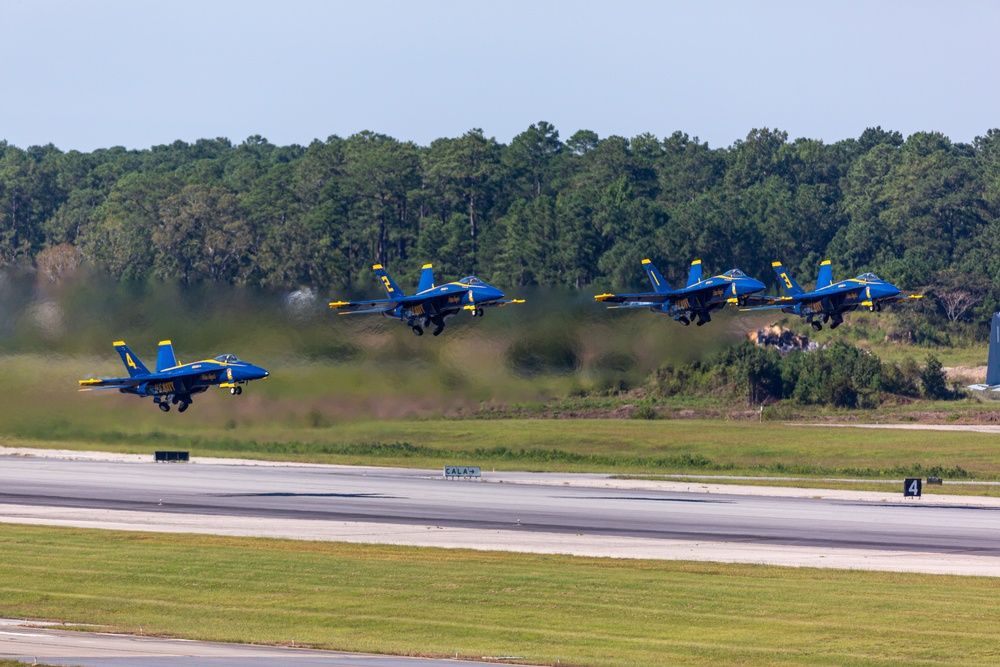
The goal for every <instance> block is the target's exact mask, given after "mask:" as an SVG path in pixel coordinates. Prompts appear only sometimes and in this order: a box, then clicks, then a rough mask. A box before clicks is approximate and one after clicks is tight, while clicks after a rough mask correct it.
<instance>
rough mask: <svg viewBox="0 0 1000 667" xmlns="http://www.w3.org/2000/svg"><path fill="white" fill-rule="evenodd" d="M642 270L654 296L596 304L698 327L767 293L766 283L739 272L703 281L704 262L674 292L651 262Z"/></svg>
mask: <svg viewBox="0 0 1000 667" xmlns="http://www.w3.org/2000/svg"><path fill="white" fill-rule="evenodd" d="M642 268H643V269H645V270H646V275H648V276H649V282H651V283H652V284H653V289H654V290H655V291H653V292H640V293H637V294H598V295H597V296H595V297H594V299H595V300H597V301H599V302H602V303H615V304H622V305H620V306H611V308H649V309H650V310H651V311H653V312H654V313H663V314H665V315H670V316H671V317H673V318H674V319H675V320H677V321H678V322H680V323H681V324H683V325H684V326H687V325H689V324H691V322H693V321H695V320H697V324H698V326H701V325H703V324H705V323H706V322H711V321H712V315H711V314H712V313H713V312H715V311H717V310H720V309H721V308H723V307H725V306H727V305H734V306H736V305H740V306H742V305H743V304H745V303H746V300H747V297H748V296H749V295H751V294H756V293H757V292H763V291H764V283H762V282H760V281H759V280H754V279H753V278H751V277H749V276H747V275H746V274H745V273H743V272H742V271H740V270H739V269H731V270H729V271H726V272H725V273H723V274H720V275H718V276H712V277H711V278H708V279H706V280H702V278H701V260H700V259H696V260H694V261H693V262H691V269H690V271H689V272H688V279H687V285H686V286H685V287H682V288H681V289H676V290H675V289H672V288H671V287H670V285H668V284H667V281H666V280H664V279H663V276H662V275H660V272H659V271H657V270H656V267H655V266H653V263H652V262H651V261H649V260H648V259H644V260H642Z"/></svg>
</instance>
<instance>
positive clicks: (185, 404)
mask: <svg viewBox="0 0 1000 667" xmlns="http://www.w3.org/2000/svg"><path fill="white" fill-rule="evenodd" d="M189 405H191V404H190V403H188V402H187V401H182V402H181V404H180V405H178V406H177V412H184V411H185V410H187V409H188V406H189Z"/></svg>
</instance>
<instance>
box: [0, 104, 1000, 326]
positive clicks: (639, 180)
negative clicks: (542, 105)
mask: <svg viewBox="0 0 1000 667" xmlns="http://www.w3.org/2000/svg"><path fill="white" fill-rule="evenodd" d="M644 257H650V258H652V259H653V260H654V261H655V262H656V263H657V264H658V265H659V266H660V268H661V270H662V271H663V272H664V274H665V275H666V276H667V277H668V279H670V280H672V281H676V282H683V277H684V276H685V275H686V273H687V264H688V262H689V261H690V260H691V259H694V258H702V259H703V260H704V261H705V265H706V268H707V269H708V270H709V271H723V270H726V269H729V268H733V267H739V268H741V269H743V270H744V271H746V272H748V273H750V274H751V275H755V276H757V277H759V278H761V279H762V280H764V281H765V282H767V283H769V284H773V283H774V279H773V276H772V275H771V271H770V263H771V261H773V260H775V259H780V260H781V261H783V262H784V263H785V265H786V267H788V268H789V269H790V270H792V271H793V272H794V273H795V275H796V276H797V277H798V280H799V281H800V282H801V283H804V284H809V283H811V281H812V280H813V278H814V276H815V272H816V269H817V267H818V264H819V262H820V260H822V259H824V258H830V259H832V260H833V263H834V272H835V276H837V277H842V276H846V275H854V274H856V273H858V272H861V271H862V270H866V271H867V270H871V271H875V272H876V273H879V274H881V275H882V277H884V278H887V279H890V280H892V281H895V282H897V284H900V285H901V286H902V287H903V288H904V289H910V290H913V289H927V290H929V291H930V292H931V293H932V294H933V295H935V296H937V297H938V299H936V300H935V303H936V305H935V306H934V307H935V308H937V309H939V313H940V314H941V316H942V317H946V318H947V319H949V320H952V321H961V320H963V319H964V320H970V321H971V320H978V321H983V320H985V319H986V318H987V317H988V316H989V315H988V314H989V313H990V312H992V311H993V310H994V309H995V308H996V306H997V305H998V304H1000V130H990V131H988V132H987V133H986V134H985V136H982V137H978V138H977V139H976V140H975V142H974V143H973V144H971V145H970V144H964V143H952V142H951V141H950V140H949V139H948V138H947V137H945V136H943V135H942V134H939V133H934V132H920V133H916V134H914V135H912V136H910V137H908V138H906V139H904V138H903V137H902V135H901V134H900V133H898V132H891V131H884V130H882V129H881V128H874V129H868V130H866V131H865V132H864V133H863V134H862V135H861V136H860V137H859V138H857V139H847V140H844V141H839V142H837V143H834V144H829V145H828V144H825V143H823V142H822V141H817V140H812V139H796V140H794V141H789V139H788V135H787V133H786V132H782V131H778V130H772V129H767V128H765V129H755V130H753V131H751V132H750V133H749V134H748V135H747V137H746V139H745V140H743V141H737V142H736V143H734V144H733V145H732V146H730V147H728V148H710V147H709V146H708V145H707V144H705V143H701V142H699V140H698V139H697V138H691V137H689V136H688V135H686V134H683V133H680V132H677V133H674V134H673V135H671V136H669V137H667V138H664V139H659V138H657V137H655V136H653V135H651V134H643V135H640V136H637V137H633V138H631V139H627V138H624V137H619V136H610V137H606V138H603V139H601V138H599V137H598V136H597V135H596V134H595V133H594V132H590V131H586V130H581V131H578V132H576V133H575V134H573V135H572V136H571V137H569V139H568V140H566V141H563V140H562V139H561V138H560V135H559V132H558V131H557V130H556V128H554V127H553V126H552V125H550V124H548V123H545V122H540V123H538V124H536V125H532V126H531V127H529V128H528V129H527V130H526V131H524V132H523V133H521V134H519V135H518V136H516V137H514V139H513V140H512V141H511V142H510V144H509V145H504V144H501V143H498V142H497V141H496V140H495V139H493V138H490V137H487V136H485V135H484V134H483V132H482V131H481V130H478V129H476V130H471V131H469V132H467V133H466V134H464V135H463V136H461V137H458V138H442V139H438V140H436V141H434V142H433V143H431V145H430V146H427V147H423V146H418V145H416V144H414V143H412V142H408V141H400V140H397V139H394V138H392V137H388V136H385V135H381V134H376V133H374V132H362V133H359V134H356V135H353V136H351V137H348V138H346V139H344V138H341V137H338V136H332V137H330V138H329V139H327V140H326V141H319V140H317V141H314V142H313V143H312V144H310V145H309V146H298V145H291V146H275V145H273V144H271V143H269V142H268V141H267V140H266V139H264V138H262V137H260V136H254V137H250V138H249V139H247V140H246V141H244V142H243V143H241V144H239V145H233V144H232V143H231V142H230V141H229V140H227V139H203V140H199V141H197V142H195V143H193V144H188V143H185V142H182V141H177V142H174V143H173V144H171V145H163V146H155V147H153V148H150V149H148V150H126V149H124V148H120V147H119V148H107V149H101V150H96V151H94V152H92V153H81V152H78V151H69V152H62V151H60V150H59V149H57V148H56V147H54V146H52V145H48V146H32V147H30V148H28V149H21V148H18V147H15V146H11V145H9V144H8V143H6V142H0V265H4V266H7V267H10V268H20V269H23V270H37V271H38V274H39V276H40V278H42V279H48V280H53V281H57V280H59V279H60V277H61V276H62V275H64V274H65V273H66V272H67V271H70V270H72V269H73V268H74V267H76V266H77V265H79V264H81V263H83V264H89V265H92V266H94V267H98V268H99V269H100V270H102V271H106V272H107V273H109V274H110V275H112V276H114V277H115V278H117V279H120V280H122V281H148V280H157V281H173V282H177V283H181V284H193V283H205V282H220V283H229V284H235V285H250V286H261V287H265V288H294V287H300V286H313V287H316V288H319V289H321V290H322V293H323V294H333V293H336V292H354V293H357V292H364V293H372V292H373V291H374V290H375V287H374V286H375V285H376V283H375V282H374V281H373V280H372V278H371V275H370V266H371V264H372V263H374V262H379V263H382V264H384V265H386V266H387V268H389V269H390V271H391V272H392V273H394V274H395V275H396V276H397V279H398V280H400V281H401V282H402V283H403V284H404V285H410V284H412V283H413V282H414V281H415V276H416V271H417V269H418V267H419V266H420V265H421V264H423V263H425V262H433V263H434V264H435V266H436V267H437V268H438V270H439V275H440V276H443V277H449V278H454V277H458V276H460V275H465V274H470V273H476V274H479V275H482V276H483V277H484V278H487V279H488V280H490V281H491V282H493V283H495V284H497V285H498V286H501V287H504V288H509V287H513V286H523V285H535V284H537V285H555V286H568V287H574V288H587V287H589V286H592V285H595V284H596V285H599V286H600V289H609V288H622V287H638V286H641V285H642V284H643V282H644V280H645V278H644V274H643V272H642V271H641V270H640V267H639V260H640V259H642V258H644Z"/></svg>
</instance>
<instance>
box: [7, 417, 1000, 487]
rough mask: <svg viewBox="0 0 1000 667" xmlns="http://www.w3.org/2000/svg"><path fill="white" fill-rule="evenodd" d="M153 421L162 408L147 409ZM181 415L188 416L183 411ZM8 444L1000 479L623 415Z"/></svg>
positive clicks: (974, 440)
mask: <svg viewBox="0 0 1000 667" xmlns="http://www.w3.org/2000/svg"><path fill="white" fill-rule="evenodd" d="M154 416H156V417H159V415H154ZM184 416H185V417H187V415H184ZM11 430H14V431H15V432H14V433H13V434H12V435H7V436H0V444H4V445H7V446H30V447H60V448H71V449H103V450H108V451H118V452H131V453H151V452H152V451H154V450H156V449H181V450H186V451H190V452H191V453H192V454H193V455H195V456H222V457H242V458H261V459H270V460H293V461H312V462H323V463H342V464H355V465H384V466H405V467H425V468H437V467H440V466H443V465H453V464H461V465H480V466H483V467H484V468H486V469H491V468H496V469H505V470H539V471H571V472H612V473H631V474H642V473H661V474H662V473H688V474H698V473H720V472H721V473H725V474H733V475H736V474H740V475H743V474H749V475H786V476H815V477H862V478H873V479H878V478H899V477H902V476H942V477H945V478H947V479H953V480H955V479H961V480H996V479H1000V443H998V437H997V436H996V435H992V434H984V433H964V432H963V433H958V432H947V431H903V430H892V429H858V428H823V427H812V426H788V425H784V424H780V423H771V422H764V423H757V422H724V421H704V420H655V421H646V420H627V419H626V420H622V419H617V420H616V419H574V420H559V419H499V420H482V419H459V420H454V419H429V420H398V419H397V420H384V421H375V420H364V421H345V422H339V423H336V424H333V425H330V426H320V427H315V428H308V427H304V426H291V425H281V424H261V425H256V424H247V425H243V424H238V425H236V426H235V427H232V428H230V427H227V426H226V425H222V426H221V427H218V426H200V425H197V424H192V423H191V422H189V421H187V420H184V421H180V420H174V421H172V422H169V421H165V420H164V421H161V424H160V425H159V426H157V427H155V428H154V427H151V426H150V425H148V423H141V424H135V425H132V424H123V425H121V426H119V427H117V428H114V429H111V430H102V429H98V428H92V429H91V428H86V427H82V426H80V425H79V424H76V423H70V422H68V421H57V422H42V423H36V424H34V425H25V426H22V427H20V428H17V429H14V428H12V429H11Z"/></svg>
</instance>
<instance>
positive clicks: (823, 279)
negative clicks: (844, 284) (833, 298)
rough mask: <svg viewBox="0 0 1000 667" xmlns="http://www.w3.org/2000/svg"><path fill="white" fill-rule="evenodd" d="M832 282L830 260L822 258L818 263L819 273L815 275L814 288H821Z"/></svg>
mask: <svg viewBox="0 0 1000 667" xmlns="http://www.w3.org/2000/svg"><path fill="white" fill-rule="evenodd" d="M832 284H833V267H831V266H830V260H828V259H824V260H823V261H822V262H820V265H819V275H818V276H816V289H823V288H824V287H829V286H830V285H832Z"/></svg>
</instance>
